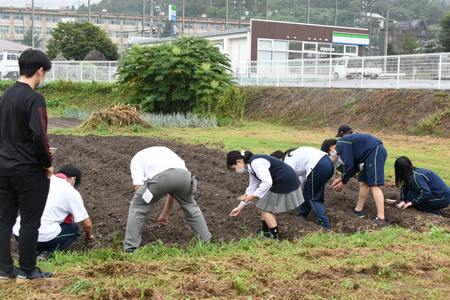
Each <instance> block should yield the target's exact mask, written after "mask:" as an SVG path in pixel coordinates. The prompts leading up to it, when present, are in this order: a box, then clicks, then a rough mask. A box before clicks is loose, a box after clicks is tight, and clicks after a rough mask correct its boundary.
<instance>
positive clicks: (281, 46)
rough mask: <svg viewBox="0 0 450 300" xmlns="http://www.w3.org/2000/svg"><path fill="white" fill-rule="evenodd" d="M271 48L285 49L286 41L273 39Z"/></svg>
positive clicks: (286, 47) (286, 46)
mask: <svg viewBox="0 0 450 300" xmlns="http://www.w3.org/2000/svg"><path fill="white" fill-rule="evenodd" d="M273 48H274V49H276V50H287V49H288V42H287V41H273Z"/></svg>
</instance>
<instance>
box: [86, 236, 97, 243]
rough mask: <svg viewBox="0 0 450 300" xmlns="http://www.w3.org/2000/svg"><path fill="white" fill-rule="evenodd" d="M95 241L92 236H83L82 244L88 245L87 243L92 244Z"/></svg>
mask: <svg viewBox="0 0 450 300" xmlns="http://www.w3.org/2000/svg"><path fill="white" fill-rule="evenodd" d="M95 240H97V239H96V238H95V236H93V235H92V234H91V235H85V236H84V242H85V243H89V242H92V241H95Z"/></svg>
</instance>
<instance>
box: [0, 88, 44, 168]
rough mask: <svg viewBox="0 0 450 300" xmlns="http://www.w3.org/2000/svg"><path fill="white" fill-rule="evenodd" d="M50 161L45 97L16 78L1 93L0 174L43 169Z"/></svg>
mask: <svg viewBox="0 0 450 300" xmlns="http://www.w3.org/2000/svg"><path fill="white" fill-rule="evenodd" d="M51 165H52V156H51V154H50V152H49V144H48V137H47V108H46V105H45V99H44V97H43V96H42V95H41V94H39V93H37V92H35V91H34V90H33V89H32V88H31V86H29V85H28V84H26V83H22V82H16V83H14V84H13V85H12V86H11V87H9V88H8V89H7V90H6V91H5V92H4V93H3V94H2V95H1V97H0V176H23V175H28V174H33V173H35V172H44V169H43V168H42V167H43V166H44V167H46V168H48V167H50V166H51Z"/></svg>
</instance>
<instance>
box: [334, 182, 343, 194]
mask: <svg viewBox="0 0 450 300" xmlns="http://www.w3.org/2000/svg"><path fill="white" fill-rule="evenodd" d="M344 188H345V184H344V183H342V182H339V183H338V184H337V185H335V186H334V190H335V191H336V192H340V191H342V190H343V189H344Z"/></svg>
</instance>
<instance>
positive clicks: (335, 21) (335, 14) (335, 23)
mask: <svg viewBox="0 0 450 300" xmlns="http://www.w3.org/2000/svg"><path fill="white" fill-rule="evenodd" d="M337 3H338V0H336V2H335V5H334V26H337V14H338V13H337Z"/></svg>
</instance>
